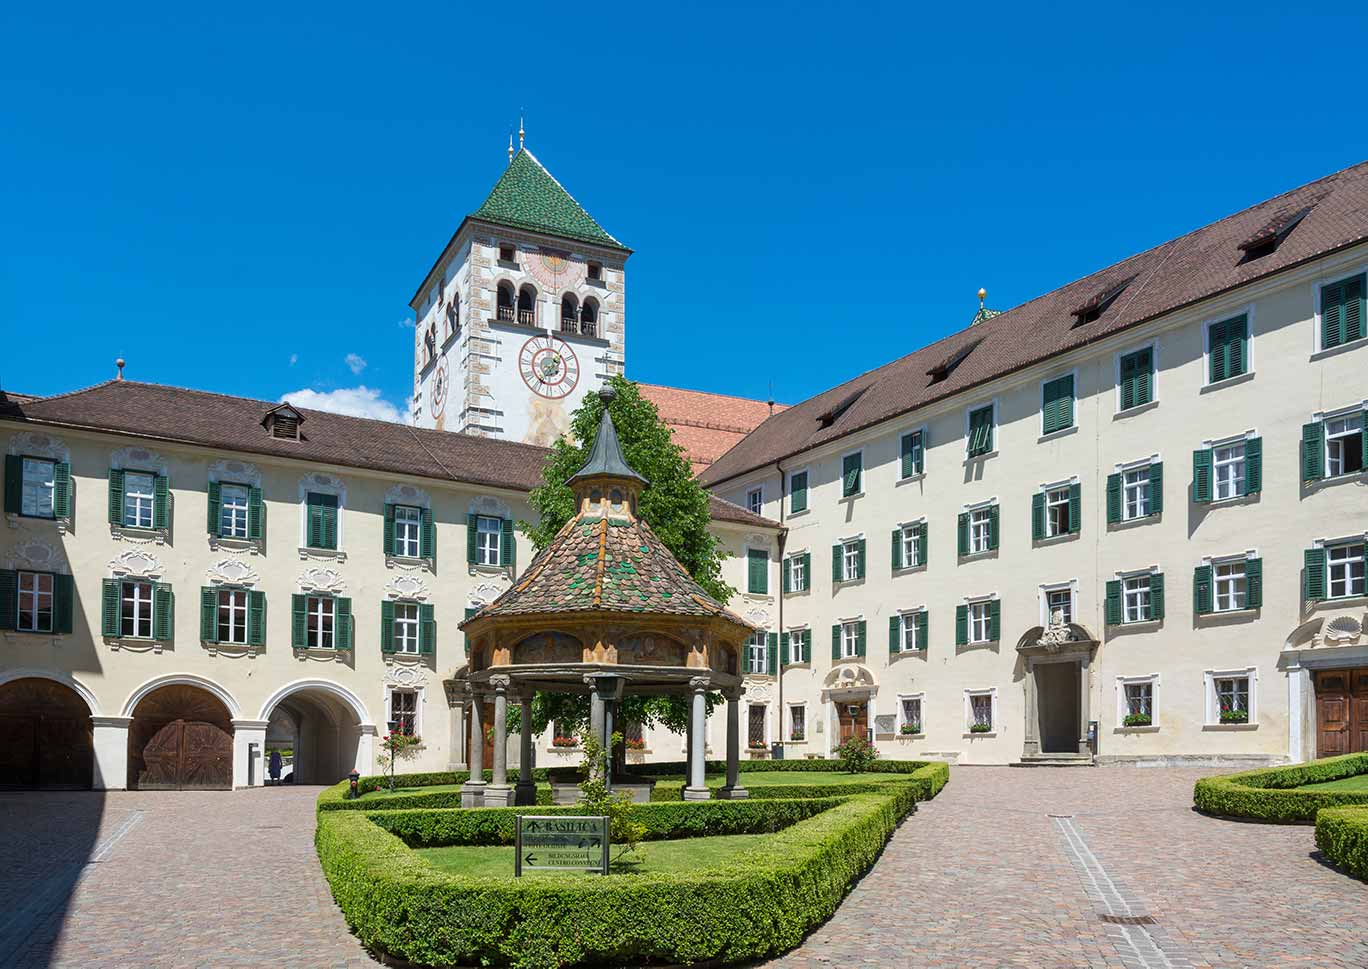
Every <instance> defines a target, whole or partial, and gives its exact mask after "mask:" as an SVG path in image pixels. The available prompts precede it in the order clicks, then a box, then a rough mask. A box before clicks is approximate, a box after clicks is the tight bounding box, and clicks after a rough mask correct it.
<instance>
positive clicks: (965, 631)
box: [955, 604, 969, 646]
mask: <svg viewBox="0 0 1368 969" xmlns="http://www.w3.org/2000/svg"><path fill="white" fill-rule="evenodd" d="M955 645H956V646H967V645H969V607H968V606H966V605H963V604H960V605H958V606H956V607H955Z"/></svg>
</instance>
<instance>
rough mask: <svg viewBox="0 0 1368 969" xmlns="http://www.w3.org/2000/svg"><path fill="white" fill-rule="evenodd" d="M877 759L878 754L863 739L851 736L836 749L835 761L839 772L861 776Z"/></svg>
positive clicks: (871, 745)
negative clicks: (838, 766) (838, 765)
mask: <svg viewBox="0 0 1368 969" xmlns="http://www.w3.org/2000/svg"><path fill="white" fill-rule="evenodd" d="M878 757H879V752H878V751H877V750H876V749H875V748H874V745H873V744H871V743H870V742H869V741H868V740H866V739H865V738H864V737H860V736H851V737H849V738H847V739H846V740H844V741H842V742H841V746H839V747H837V748H836V760H837V761H838V762H839V763H840V765H841V770H844V771H848V772H849V773H851V774H861V773H863V772H864V771H867V770H869V765H870V764H872V763H873V762H874V761H875V760H877V759H878Z"/></svg>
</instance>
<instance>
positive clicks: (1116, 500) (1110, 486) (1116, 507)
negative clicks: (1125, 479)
mask: <svg viewBox="0 0 1368 969" xmlns="http://www.w3.org/2000/svg"><path fill="white" fill-rule="evenodd" d="M1120 520H1121V475H1119V474H1109V475H1107V524H1109V525H1115V524H1116V523H1117V522H1119V521H1120Z"/></svg>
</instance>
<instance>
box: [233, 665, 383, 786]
mask: <svg viewBox="0 0 1368 969" xmlns="http://www.w3.org/2000/svg"><path fill="white" fill-rule="evenodd" d="M259 719H260V720H262V721H265V722H268V723H269V726H268V728H267V734H266V747H267V748H279V747H285V746H287V741H289V743H288V747H289V749H290V750H291V751H292V756H293V760H292V763H291V765H290V767H289V768H285V769H283V770H282V772H281V779H282V780H284V779H286V775H287V774H288V775H291V776H290V777H289V779H290V780H292V781H293V782H294V783H296V784H336V783H337V782H338V781H340V780H342V779H343V778H344V777H346V776H347V775H348V774H349V773H351V771H352V769H353V768H355V769H357V770H359V771H361V772H363V773H373V772H374V769H375V765H374V764H372V763H371V762H370V757H371V745H370V735H371V734H373V733H374V726H373V725H372V723H371V720H370V714H369V713H368V712H367V710H366V706H365V704H364V703H362V702H361V701H360V700H359V699H358V698H357V697H356V695H355V694H354V693H352V692H351V691H350V690H347V689H346V688H345V687H341V686H339V685H337V684H336V683H331V682H328V681H327V680H302V681H300V682H297V683H291V684H290V685H289V686H286V687H283V688H282V689H280V690H278V691H277V692H276V694H275V695H274V696H273V697H271V698H270V699H269V700H267V701H266V703H265V705H264V706H263V707H262V708H261V717H260V718H259ZM291 734H293V735H292V736H291ZM267 756H268V757H269V753H268V754H267ZM267 763H268V764H269V760H268V761H267Z"/></svg>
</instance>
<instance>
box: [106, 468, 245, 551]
mask: <svg viewBox="0 0 1368 969" xmlns="http://www.w3.org/2000/svg"><path fill="white" fill-rule="evenodd" d="M125 480H126V479H125ZM248 499H249V489H248V488H247V486H246V485H239V484H227V483H223V484H220V485H219V534H220V535H222V536H223V537H224V538H246V537H247V503H248Z"/></svg>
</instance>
